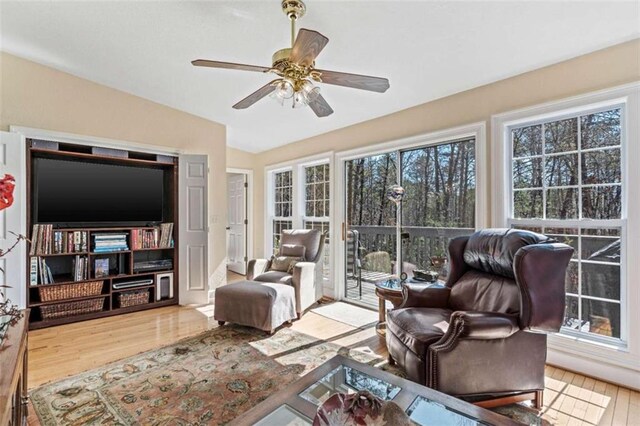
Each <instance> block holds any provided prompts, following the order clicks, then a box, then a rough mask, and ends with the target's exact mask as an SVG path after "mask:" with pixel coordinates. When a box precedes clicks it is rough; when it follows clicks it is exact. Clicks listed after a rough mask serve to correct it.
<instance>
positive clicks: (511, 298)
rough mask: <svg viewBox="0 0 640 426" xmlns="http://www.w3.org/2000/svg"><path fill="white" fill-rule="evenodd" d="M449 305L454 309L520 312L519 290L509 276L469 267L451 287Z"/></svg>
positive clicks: (504, 312)
mask: <svg viewBox="0 0 640 426" xmlns="http://www.w3.org/2000/svg"><path fill="white" fill-rule="evenodd" d="M449 306H450V307H451V309H453V310H454V311H480V312H499V313H502V314H517V313H519V312H520V290H519V289H518V286H517V285H516V282H515V281H514V280H512V279H511V278H505V277H502V276H500V275H492V274H488V273H486V272H481V271H477V270H475V269H471V270H469V271H467V272H466V273H465V274H464V275H463V276H462V277H461V278H460V279H459V280H458V282H457V283H456V284H455V285H454V286H453V287H452V288H451V294H450V295H449Z"/></svg>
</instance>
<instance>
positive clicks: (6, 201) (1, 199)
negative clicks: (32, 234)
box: [0, 174, 26, 349]
mask: <svg viewBox="0 0 640 426" xmlns="http://www.w3.org/2000/svg"><path fill="white" fill-rule="evenodd" d="M15 187H16V180H15V178H14V177H13V176H11V175H9V174H5V175H4V177H3V178H2V179H0V211H2V210H4V209H6V208H9V207H11V205H12V204H13V191H14V189H15ZM10 233H11V234H13V235H15V236H16V241H15V242H14V243H13V245H12V246H11V247H9V248H8V249H7V250H3V249H0V257H3V256H5V255H6V254H7V253H9V252H11V250H13V249H14V248H15V247H16V246H17V245H18V243H20V241H22V240H26V238H25V237H24V235H18V234H16V233H13V232H10ZM0 271H2V268H0ZM2 272H4V271H2ZM2 288H10V287H9V286H6V285H0V345H1V344H2V340H3V338H4V335H5V333H6V331H7V329H8V328H9V327H10V326H12V325H13V324H15V323H16V322H17V321H18V320H19V319H20V318H21V317H22V312H20V311H19V310H18V307H17V306H16V305H14V304H12V303H11V300H9V299H7V298H6V296H5V293H4V291H2V290H1V289H2ZM0 349H1V346H0Z"/></svg>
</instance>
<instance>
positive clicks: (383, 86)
mask: <svg viewBox="0 0 640 426" xmlns="http://www.w3.org/2000/svg"><path fill="white" fill-rule="evenodd" d="M316 71H318V72H320V73H321V75H320V79H321V80H322V82H323V83H327V84H335V85H336V86H344V87H352V88H354V89H361V90H370V91H372V92H378V93H384V92H386V91H387V89H388V88H389V80H387V79H386V78H382V77H371V76H368V75H360V74H349V73H346V72H337V71H325V70H316Z"/></svg>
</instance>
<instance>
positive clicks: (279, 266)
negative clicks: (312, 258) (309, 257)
mask: <svg viewBox="0 0 640 426" xmlns="http://www.w3.org/2000/svg"><path fill="white" fill-rule="evenodd" d="M301 260H303V259H302V258H301V257H293V256H277V257H275V256H274V257H272V258H271V266H269V271H280V272H287V273H288V272H289V268H290V267H291V264H292V263H293V262H298V261H301Z"/></svg>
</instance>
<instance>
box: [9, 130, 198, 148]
mask: <svg viewBox="0 0 640 426" xmlns="http://www.w3.org/2000/svg"><path fill="white" fill-rule="evenodd" d="M9 131H11V132H14V133H19V134H21V135H23V136H24V137H25V138H29V139H44V140H47V141H52V142H60V143H68V144H73V145H91V146H97V147H101V148H115V149H127V150H134V151H138V152H144V153H147V154H162V155H180V154H184V153H185V152H184V151H183V150H179V149H176V148H172V147H166V146H158V145H149V144H144V143H139V142H129V141H123V140H118V139H108V138H100V137H96V136H84V135H77V134H74V133H65V132H55V131H53V130H43V129H36V128H32V127H22V126H9Z"/></svg>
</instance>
